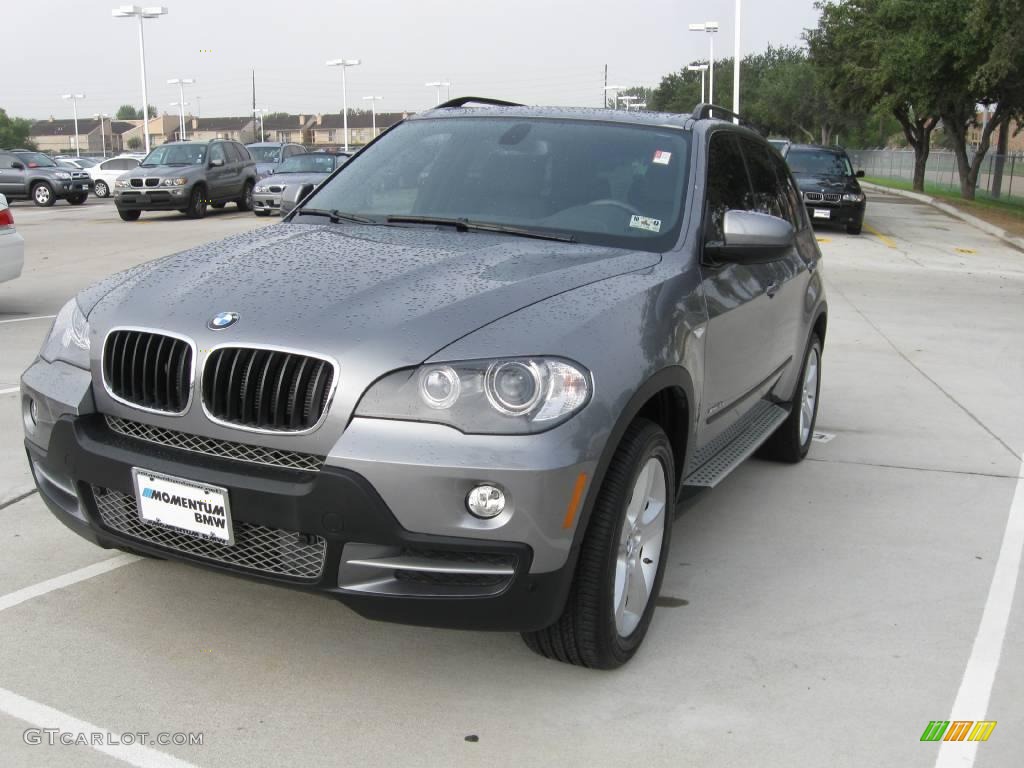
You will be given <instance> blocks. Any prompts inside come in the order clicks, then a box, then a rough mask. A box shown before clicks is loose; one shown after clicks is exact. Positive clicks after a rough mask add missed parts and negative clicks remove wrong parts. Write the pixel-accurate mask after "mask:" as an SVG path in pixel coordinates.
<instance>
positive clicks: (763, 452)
mask: <svg viewBox="0 0 1024 768" xmlns="http://www.w3.org/2000/svg"><path fill="white" fill-rule="evenodd" d="M821 351H822V346H821V339H820V338H819V337H818V334H816V333H815V334H813V335H812V336H811V341H810V343H809V344H808V345H807V351H806V352H805V353H804V364H803V365H802V366H800V382H799V384H798V385H797V391H796V396H795V397H794V398H793V404H792V410H791V411H790V412H789V418H787V419H786V420H785V421H784V422H782V424H780V425H779V428H778V429H776V430H775V432H774V433H773V434H772V436H771V437H769V438H768V440H767V441H766V442H765V444H764V445H762V446H761V449H760V450H759V451H758V454H757V455H758V456H760V457H761V458H765V459H773V460H775V461H785V462H788V463H790V464H796V463H797V462H799V461H802V460H803V458H804V456H806V455H807V451H808V450H810V447H811V440H812V438H813V437H814V424H815V422H817V420H818V400H819V397H818V396H819V395H820V393H821ZM812 360H813V369H812V368H811V367H810V365H811V364H812ZM811 370H813V379H814V381H813V382H809V381H808V379H809V377H808V374H809V373H810V372H811ZM809 388H813V390H814V395H813V400H810V398H809V392H808V389H809ZM808 408H809V414H810V415H809V417H808ZM808 418H809V423H807V421H806V420H807V419H808Z"/></svg>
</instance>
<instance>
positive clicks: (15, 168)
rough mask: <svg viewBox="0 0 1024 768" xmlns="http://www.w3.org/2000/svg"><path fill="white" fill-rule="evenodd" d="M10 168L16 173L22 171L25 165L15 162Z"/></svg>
mask: <svg viewBox="0 0 1024 768" xmlns="http://www.w3.org/2000/svg"><path fill="white" fill-rule="evenodd" d="M11 168H13V169H14V170H16V171H24V170H25V164H24V163H22V162H20V161H18V160H15V161H14V162H13V163H11Z"/></svg>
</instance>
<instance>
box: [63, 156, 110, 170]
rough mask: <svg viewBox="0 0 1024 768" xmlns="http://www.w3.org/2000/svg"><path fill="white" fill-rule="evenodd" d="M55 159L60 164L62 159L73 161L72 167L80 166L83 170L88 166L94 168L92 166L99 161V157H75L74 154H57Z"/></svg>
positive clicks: (68, 161)
mask: <svg viewBox="0 0 1024 768" xmlns="http://www.w3.org/2000/svg"><path fill="white" fill-rule="evenodd" d="M53 159H54V160H56V161H57V162H58V164H61V161H64V162H66V163H71V166H72V167H74V168H79V169H81V170H85V169H86V168H92V166H94V165H96V163H98V162H99V159H98V158H94V157H74V156H72V155H57V156H55V157H54V158H53ZM64 167H67V166H64Z"/></svg>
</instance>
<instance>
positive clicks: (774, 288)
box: [764, 282, 779, 299]
mask: <svg viewBox="0 0 1024 768" xmlns="http://www.w3.org/2000/svg"><path fill="white" fill-rule="evenodd" d="M764 292H765V293H767V294H768V298H769V299H774V298H775V294H776V293H778V292H779V284H778V283H777V282H771V283H768V287H767V288H765V290H764Z"/></svg>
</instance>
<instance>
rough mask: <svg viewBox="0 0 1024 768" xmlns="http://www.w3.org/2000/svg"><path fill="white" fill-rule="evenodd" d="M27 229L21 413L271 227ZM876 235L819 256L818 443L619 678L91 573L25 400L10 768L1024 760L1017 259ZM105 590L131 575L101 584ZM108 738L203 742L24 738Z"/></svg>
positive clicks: (8, 700) (29, 218)
mask: <svg viewBox="0 0 1024 768" xmlns="http://www.w3.org/2000/svg"><path fill="white" fill-rule="evenodd" d="M15 219H16V223H17V226H18V228H19V230H20V231H21V232H22V234H23V235H24V236H25V239H26V243H27V246H26V249H27V250H26V269H25V274H24V275H23V277H22V278H20V279H19V280H17V281H14V282H11V283H6V284H3V285H0V349H2V352H3V353H2V354H0V392H4V391H5V390H8V389H10V388H12V387H16V386H17V381H18V375H19V374H20V371H21V370H22V369H23V368H24V367H25V366H26V365H27V364H28V363H29V362H30V361H31V359H32V357H33V356H34V355H35V353H36V350H37V349H38V347H39V344H40V343H41V341H42V338H43V336H44V334H45V333H46V331H47V329H48V327H49V319H47V317H46V316H48V315H53V314H54V313H55V312H56V311H57V309H59V307H60V306H61V304H62V303H63V302H64V301H65V300H66V299H67V298H68V297H69V296H70V295H72V294H73V293H74V292H75V291H76V290H78V289H79V288H81V287H84V286H85V285H87V284H89V283H90V282H92V281H94V280H96V279H98V278H100V277H102V276H104V275H106V274H108V273H110V272H113V271H115V270H118V269H122V268H125V267H128V266H131V265H134V264H137V263H139V262H142V261H145V260H148V259H151V258H154V257H156V256H159V255H163V254H166V253H171V252H173V251H176V250H180V249H182V248H185V247H189V246H191V245H194V244H198V243H202V242H206V241H209V240H213V239H216V238H218V237H222V236H225V235H228V234H231V233H235V232H239V231H244V230H246V229H249V228H252V227H256V226H265V225H266V224H267V223H268V221H267V220H265V219H257V218H255V217H254V216H252V215H251V214H241V213H236V212H234V210H233V207H232V206H229V207H228V209H225V211H223V212H216V211H214V212H211V215H210V216H209V217H208V218H207V219H205V220H202V221H189V220H185V219H184V218H183V217H181V216H180V215H177V214H144V215H143V218H142V219H141V220H140V222H137V223H124V222H121V221H120V220H119V219H118V218H117V216H116V213H115V212H114V210H113V206H112V205H110V204H109V202H104V201H95V202H93V201H90V202H89V203H88V204H87V205H85V206H82V207H79V208H71V207H69V206H67V205H65V204H63V203H58V204H57V206H56V207H54V208H52V209H34V208H32V207H30V206H26V205H18V206H16V207H15ZM274 221H276V219H272V220H270V222H269V223H273V222H274ZM867 222H868V224H869V225H870V231H865V234H863V235H861V236H860V237H855V236H850V235H847V234H846V233H845V232H843V231H841V230H834V231H833V230H821V231H819V233H818V234H819V239H820V241H821V247H822V251H823V253H824V256H825V262H824V264H825V266H824V274H825V276H826V280H827V283H828V290H829V300H830V318H829V328H828V338H827V341H826V346H825V356H824V373H823V386H822V392H821V412H820V416H819V421H818V430H819V432H820V433H822V434H821V435H820V438H821V439H820V441H819V442H816V443H815V444H814V445H813V446H812V449H811V453H810V456H809V458H808V460H807V461H805V462H803V463H802V464H800V465H796V466H788V465H787V466H783V465H777V464H771V463H768V462H764V461H759V460H752V461H749V462H747V463H746V464H745V465H744V466H742V467H741V468H740V469H739V470H737V472H735V473H734V474H733V475H732V476H731V477H729V478H728V479H727V480H726V481H725V482H724V483H723V484H722V485H720V486H719V487H718V488H716V489H714V490H713V491H709V492H705V493H703V494H702V495H700V496H698V497H696V498H695V499H694V500H693V501H692V502H691V503H690V504H689V505H688V508H687V510H686V512H685V514H684V515H683V516H682V517H681V518H680V519H679V520H678V521H677V522H676V525H675V528H674V531H673V541H672V548H671V560H670V562H669V566H668V568H667V571H666V575H665V580H664V585H663V587H662V599H661V603H662V607H661V608H660V609H659V610H658V612H657V613H656V615H655V618H654V623H653V625H652V629H651V632H650V634H649V635H648V638H647V642H646V644H645V646H644V648H643V649H642V650H641V652H640V653H639V655H638V656H637V657H636V658H634V660H633V661H632V662H630V664H628V665H627V666H626V667H625V668H623V669H621V670H618V671H615V672H611V673H601V672H594V671H588V670H584V669H579V668H573V667H568V666H565V665H560V664H556V663H554V662H551V661H547V660H545V659H542V658H540V657H539V656H535V655H534V654H532V653H531V652H530V651H528V650H527V649H526V647H525V646H524V645H523V644H522V643H521V642H520V640H519V638H518V637H516V636H514V635H511V634H487V633H475V632H453V631H443V630H432V629H420V628H415V627H404V626H396V625H388V624H381V623H373V622H369V621H366V620H364V619H361V618H359V617H358V616H357V615H355V614H354V613H352V612H351V611H349V610H348V609H346V608H344V607H342V606H340V605H336V604H334V603H332V602H330V601H328V600H326V599H323V598H319V597H313V596H309V595H305V594H299V593H293V592H290V591H286V590H282V589H277V588H274V587H269V586H263V585H259V584H254V583H250V582H247V581H242V580H238V579H233V578H230V577H226V576H222V575H218V574H214V573H209V572H205V571H203V570H199V569H195V568H191V567H188V566H185V565H180V564H175V563H168V562H161V561H152V560H135V559H132V558H130V557H124V556H121V555H119V553H117V552H113V551H105V550H101V549H98V548H95V547H93V546H92V545H90V544H88V543H87V542H85V541H83V540H81V539H79V538H78V537H76V536H75V535H73V534H71V533H70V532H68V531H67V530H66V529H64V528H63V527H62V526H61V525H60V524H59V523H58V522H56V520H54V518H53V517H52V516H51V515H50V514H49V512H47V511H46V509H45V508H44V506H43V504H42V502H41V501H40V500H39V498H38V495H36V494H34V493H32V492H31V489H32V484H31V479H30V477H29V473H28V468H27V465H26V462H25V458H24V452H23V448H22V437H21V427H20V419H21V417H20V411H19V398H18V395H17V393H16V392H10V393H8V394H6V395H5V394H0V438H2V439H0V755H4V757H3V758H2V760H0V763H2V764H3V765H4V766H54V767H61V766H94V765H95V766H116V765H124V764H132V765H139V766H158V765H165V766H171V765H179V766H183V765H195V766H229V765H244V766H281V765H301V766H338V765H358V764H372V765H401V766H421V765H422V766H441V765H446V766H447V765H452V766H475V765H487V766H499V765H515V766H522V765H527V766H533V765H538V766H541V765H561V766H577V765H578V766H595V765H600V766H604V765H625V764H630V765H641V766H662V765H665V766H683V765H685V766H705V765H706V766H722V767H723V768H728V767H730V766H736V767H737V768H738V767H740V766H743V768H748V767H749V766H752V765H756V766H768V767H770V768H774V767H775V766H778V767H780V768H781V767H782V766H785V767H786V768H791V766H826V765H827V766H831V767H838V766H851V767H854V766H855V767H856V768H863V767H864V766H900V767H901V768H904V767H907V766H936V765H941V766H947V765H965V766H967V765H972V764H973V765H976V766H979V767H981V768H1003V767H1005V766H1011V765H1019V764H1020V754H1021V744H1022V743H1024V741H1022V734H1024V590H1017V592H1016V597H1015V599H1013V598H1012V590H1013V587H1014V586H1015V585H1019V582H1020V571H1019V550H1018V552H1017V557H1018V560H1017V561H1016V563H1015V561H1014V559H1013V551H1012V549H1013V548H1012V547H1004V548H1003V550H1002V554H1001V549H1000V548H1001V546H1002V543H1003V540H1004V534H1006V537H1007V539H1006V540H1007V541H1008V542H1009V541H1011V540H1013V539H1012V536H1011V534H1012V533H1013V530H1016V529H1012V528H1011V530H1010V532H1009V533H1007V521H1008V519H1010V520H1011V521H1017V522H1016V523H1014V524H1015V525H1024V523H1022V522H1020V521H1021V520H1024V490H1020V491H1018V488H1019V487H1020V488H1024V480H1021V479H1020V478H1021V475H1022V469H1021V453H1022V451H1024V399H1022V398H1021V397H1020V392H1021V384H1020V383H1021V381H1022V380H1024V344H1022V343H1021V336H1020V329H1021V328H1022V327H1024V253H1021V252H1019V251H1016V250H1013V249H1012V248H1010V247H1008V246H1006V245H1004V244H1003V243H1001V242H1000V241H998V240H996V239H994V238H992V237H990V236H988V235H985V234H983V233H981V232H979V231H977V230H974V229H972V228H971V227H970V226H968V225H967V224H964V223H963V222H960V221H958V220H954V219H951V218H948V217H946V216H945V215H943V214H941V213H939V212H938V211H935V210H933V209H931V208H928V207H926V206H923V205H919V204H916V203H913V202H910V201H907V200H904V199H902V198H896V197H893V196H888V195H878V194H875V195H872V196H871V198H870V199H869V204H868V214H867ZM872 233H873V234H872ZM33 318H39V319H33ZM1015 492H1016V493H1017V501H1016V502H1015V501H1014V499H1015ZM25 494H28V495H25ZM21 496H24V498H21V499H20V500H18V501H13V500H14V499H18V498H19V497H21ZM12 502H13V503H12ZM1011 509H1022V511H1021V512H1020V513H1019V514H1017V515H1016V517H1014V514H1013V513H1012V512H1011ZM1008 550H1009V552H1008ZM1007 554H1009V557H1008V558H1007ZM116 557H121V558H122V560H120V561H117V562H115V563H107V561H109V560H110V559H111V558H116ZM98 563H107V564H108V565H116V566H119V567H114V568H111V569H109V570H107V571H106V572H104V573H102V574H100V575H94V574H93V572H91V571H86V572H79V569H83V568H87V567H88V566H91V565H94V564H98ZM68 574H70V576H68V578H67V579H65V581H64V582H60V584H64V586H61V587H60V588H52V587H54V586H56V585H54V584H52V583H51V584H48V580H51V579H55V578H58V577H62V576H65V575H68ZM994 575H995V576H996V578H995V579H994ZM39 585H42V586H39ZM11 595H15V598H11V597H10V596H11ZM5 598H7V603H11V602H16V604H12V605H10V606H9V607H8V605H7V603H5ZM1006 610H1009V620H1008V624H1007V625H1006V626H1005V634H1004V632H1003V626H1002V624H1000V622H999V619H1000V615H1001V614H1000V611H1002V616H1003V618H1005V612H1006ZM993 617H995V619H996V621H995V623H994V624H993V621H992V620H993ZM993 638H994V639H995V640H997V641H998V642H993ZM976 640H977V642H976ZM1000 650H1001V656H1000V653H999V652H1000ZM989 672H991V673H992V676H991V680H990V678H989ZM989 682H991V685H989ZM989 691H990V693H991V696H990V697H989ZM955 700H956V701H957V706H958V707H960V709H959V711H954V709H953V708H954V701H955ZM951 713H952V714H953V716H954V717H953V718H951ZM954 718H956V719H971V720H983V719H987V720H996V721H997V722H998V725H997V727H996V728H995V730H994V731H993V733H992V736H991V738H990V739H989V740H988V741H987V742H985V743H980V744H967V743H952V744H947V745H944V746H943V747H941V752H940V747H939V746H938V745H936V744H933V743H924V742H921V741H920V738H921V734H922V731H923V730H924V729H925V726H927V725H928V722H929V721H931V720H949V719H954ZM83 722H84V723H85V724H86V726H88V727H93V728H97V729H100V730H103V731H110V732H113V733H126V732H127V733H135V732H140V731H145V732H149V733H150V734H156V733H158V732H193V733H194V732H202V733H203V744H202V746H197V745H193V746H188V745H183V746H176V745H168V746H159V745H158V746H150V747H145V748H143V749H138V748H135V751H124V748H109V749H106V751H101V749H99V748H96V747H89V746H48V745H46V744H45V743H44V744H41V745H30V744H26V743H25V741H24V739H23V732H24V730H25V729H26V728H28V727H37V728H45V727H62V728H66V729H72V730H73V729H74V728H75V727H77V728H82V727H86V726H82V725H81V723H83ZM119 749H120V751H119ZM958 750H959V751H958ZM111 753H113V754H111Z"/></svg>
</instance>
